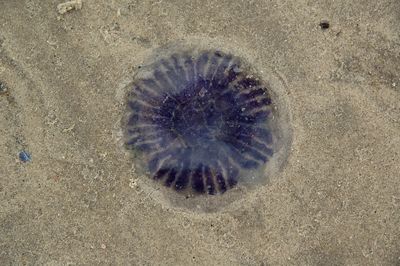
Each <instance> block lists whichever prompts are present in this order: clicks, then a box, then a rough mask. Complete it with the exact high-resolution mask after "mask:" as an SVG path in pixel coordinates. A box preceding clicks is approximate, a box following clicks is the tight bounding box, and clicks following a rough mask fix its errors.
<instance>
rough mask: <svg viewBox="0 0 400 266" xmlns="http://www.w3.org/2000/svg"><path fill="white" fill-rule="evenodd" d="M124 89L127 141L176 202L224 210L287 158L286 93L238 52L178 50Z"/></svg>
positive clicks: (144, 70) (144, 170)
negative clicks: (282, 98) (281, 94)
mask: <svg viewBox="0 0 400 266" xmlns="http://www.w3.org/2000/svg"><path fill="white" fill-rule="evenodd" d="M126 90H127V91H128V93H127V99H126V111H125V116H124V119H123V122H122V128H123V133H124V141H125V147H126V148H127V149H128V150H129V151H130V152H131V153H132V155H133V163H134V164H135V165H137V166H138V167H139V169H141V172H142V173H143V175H145V176H148V177H150V178H149V180H151V181H152V182H151V183H152V184H151V186H153V187H157V186H158V185H160V184H162V185H163V186H164V187H165V188H161V187H158V190H159V191H162V193H163V195H164V196H165V198H168V201H169V202H171V203H173V205H175V206H183V207H189V208H192V209H193V208H200V209H203V210H215V209H218V208H219V207H220V206H222V205H226V203H228V202H233V201H234V200H235V199H238V198H241V197H242V196H243V193H244V191H249V190H252V189H254V188H256V187H258V186H260V185H263V184H265V183H266V182H267V180H268V179H269V176H270V175H272V174H274V173H275V172H277V171H278V169H279V168H280V166H281V165H282V162H283V161H284V160H285V157H286V156H287V151H288V145H289V142H290V136H289V132H286V131H288V130H286V129H287V126H286V125H287V117H286V116H285V115H282V113H283V112H284V110H283V109H284V108H280V99H278V98H279V97H277V94H276V93H275V92H274V90H273V88H271V86H270V83H266V82H264V81H263V79H262V78H260V77H259V76H258V75H257V73H255V72H254V70H252V69H251V67H250V66H249V64H248V63H247V61H245V60H244V59H243V58H241V57H239V56H235V55H233V54H231V53H229V52H223V51H221V50H220V49H209V48H207V49H204V48H195V47H189V48H185V49H173V51H170V52H166V53H164V54H163V56H161V55H158V56H157V57H156V58H155V59H154V60H153V62H151V63H150V64H148V65H147V66H146V67H142V68H141V69H140V72H139V73H138V75H137V76H136V77H135V79H134V80H133V82H132V83H130V84H129V85H128V86H127V88H126Z"/></svg>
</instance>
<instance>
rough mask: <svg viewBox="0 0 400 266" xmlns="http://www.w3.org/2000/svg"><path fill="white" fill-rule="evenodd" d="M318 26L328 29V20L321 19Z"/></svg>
mask: <svg viewBox="0 0 400 266" xmlns="http://www.w3.org/2000/svg"><path fill="white" fill-rule="evenodd" d="M319 26H320V27H321V29H322V30H327V29H329V27H330V25H329V21H327V20H322V21H321V22H320V23H319Z"/></svg>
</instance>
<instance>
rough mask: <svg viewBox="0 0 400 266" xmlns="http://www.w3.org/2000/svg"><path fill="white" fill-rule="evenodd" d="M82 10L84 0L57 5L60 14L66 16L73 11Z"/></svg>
mask: <svg viewBox="0 0 400 266" xmlns="http://www.w3.org/2000/svg"><path fill="white" fill-rule="evenodd" d="M81 8H82V0H71V1H68V2H65V3H62V4H59V5H57V11H58V13H59V14H61V15H62V14H65V13H67V12H69V11H71V10H73V9H75V10H79V9H81Z"/></svg>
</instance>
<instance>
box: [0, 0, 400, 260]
mask: <svg viewBox="0 0 400 266" xmlns="http://www.w3.org/2000/svg"><path fill="white" fill-rule="evenodd" d="M62 2H63V1H47V0H46V1H33V0H26V1H23V0H17V1H6V0H0V82H1V84H2V86H0V114H1V115H0V200H1V204H0V262H1V263H0V264H2V265H24V264H25V265H97V264H98V265H399V264H400V251H399V250H400V229H399V225H400V189H399V188H400V163H399V160H400V34H399V32H400V16H399V14H400V3H399V2H398V1H395V0H392V1H391V0H384V1H378V2H377V1H372V0H365V1H362V2H361V1H356V2H351V3H349V2H348V1H335V2H333V1H331V2H328V3H327V2H326V1H311V2H310V1H306V0H300V1H286V2H282V1H276V0H273V1H226V0H223V1H181V0H179V1H178V0H176V1H165V0H164V1H162V0H161V1H133V0H121V1H117V0H115V1H113V0H108V1H106V0H104V1H103V0H100V1H93V0H87V1H83V2H82V8H81V9H79V10H70V11H68V12H65V13H64V14H60V13H59V12H58V10H57V4H60V3H62ZM322 20H327V21H328V22H329V28H327V29H322V28H321V26H320V25H319V24H320V22H321V21H322ZM191 38H203V39H211V40H218V43H220V44H221V45H223V46H224V47H232V49H235V50H236V51H239V53H240V54H243V55H245V56H247V57H248V59H249V61H251V62H253V63H254V64H255V65H256V66H257V67H258V69H260V67H261V68H262V66H267V67H268V71H266V72H265V76H264V77H263V78H264V79H266V80H268V78H269V77H270V76H269V75H270V73H271V75H273V77H274V78H276V79H278V80H279V82H280V83H282V88H283V90H282V91H283V92H284V93H283V94H284V98H285V102H287V105H288V112H289V113H290V126H291V129H292V133H293V136H292V138H293V139H292V144H291V150H290V154H289V157H288V160H287V163H286V164H285V166H284V168H283V169H282V170H281V171H280V172H279V173H277V174H276V175H274V176H273V177H271V180H270V182H269V183H268V184H267V185H265V186H262V187H260V188H258V189H256V190H254V191H251V193H247V194H246V195H245V196H244V197H243V198H242V199H241V200H240V201H238V202H237V203H236V204H233V205H232V206H229V207H226V208H222V210H220V211H217V212H212V213H203V212H197V211H190V210H186V209H180V208H175V206H174V205H173V204H169V203H167V202H166V200H165V199H164V198H163V195H164V194H162V193H161V192H160V191H158V190H156V189H154V187H152V186H149V185H148V182H147V181H148V180H147V181H146V180H145V178H144V177H142V176H140V175H138V174H137V172H136V171H134V170H135V166H134V165H133V164H132V161H131V160H130V158H129V156H128V155H127V154H126V151H125V150H124V149H123V148H121V146H120V143H119V141H120V132H119V127H120V120H121V116H122V115H123V110H124V104H123V99H124V92H123V88H124V86H125V85H126V84H127V82H129V81H130V80H131V79H132V78H133V75H134V74H135V72H136V71H137V69H138V67H139V66H141V64H143V63H144V62H146V60H147V58H148V57H149V56H150V55H151V54H152V53H153V51H154V49H157V48H159V47H162V46H164V45H168V44H170V43H172V42H179V41H180V40H187V39H191ZM260 70H262V69H260ZM21 151H26V152H28V153H29V154H30V156H31V160H30V161H28V162H25V163H23V162H21V160H20V159H19V153H20V152H21Z"/></svg>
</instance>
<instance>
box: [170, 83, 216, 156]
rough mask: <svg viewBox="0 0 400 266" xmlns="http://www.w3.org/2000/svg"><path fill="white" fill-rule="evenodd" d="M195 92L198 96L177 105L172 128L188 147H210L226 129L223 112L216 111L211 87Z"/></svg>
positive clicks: (197, 89)
mask: <svg viewBox="0 0 400 266" xmlns="http://www.w3.org/2000/svg"><path fill="white" fill-rule="evenodd" d="M189 90H190V88H189ZM193 93H194V94H197V95H198V96H197V97H193V98H190V99H187V101H185V102H182V103H180V104H178V105H177V106H176V108H175V110H174V112H173V119H172V121H171V128H172V129H173V130H174V131H175V132H176V134H177V135H178V137H180V138H181V139H182V141H183V142H184V144H185V145H186V146H187V147H188V148H192V149H194V150H199V149H209V148H210V146H212V145H216V144H217V141H218V138H219V137H220V136H221V133H222V132H223V130H224V129H223V127H224V121H223V114H222V113H220V112H216V108H215V101H214V99H211V97H210V96H211V93H210V92H209V88H207V87H200V88H195V89H194V90H193ZM199 94H200V95H199ZM178 97H179V96H178ZM209 151H211V149H209Z"/></svg>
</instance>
